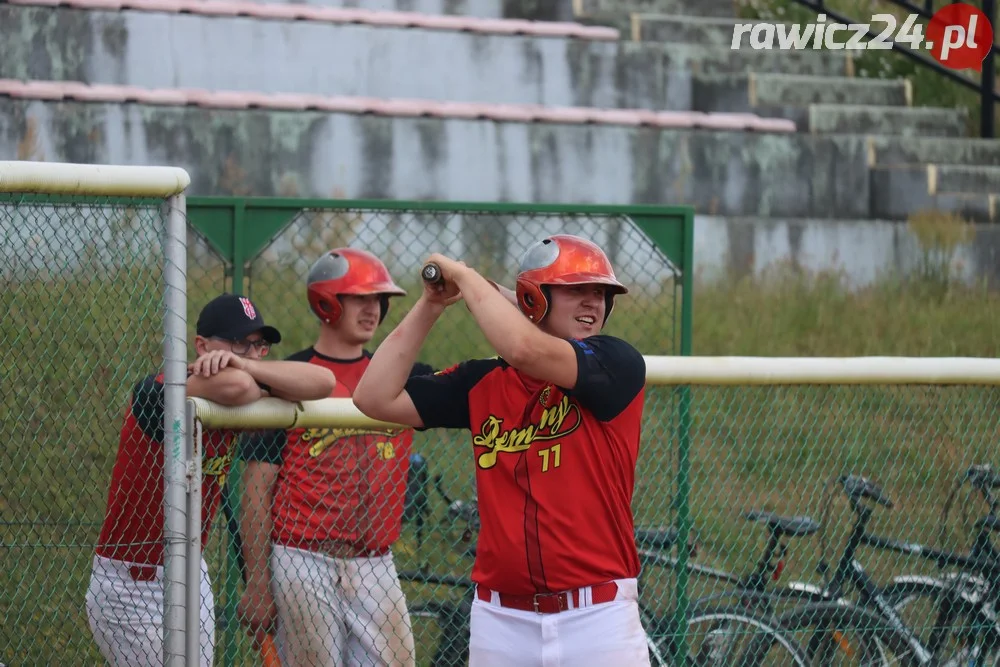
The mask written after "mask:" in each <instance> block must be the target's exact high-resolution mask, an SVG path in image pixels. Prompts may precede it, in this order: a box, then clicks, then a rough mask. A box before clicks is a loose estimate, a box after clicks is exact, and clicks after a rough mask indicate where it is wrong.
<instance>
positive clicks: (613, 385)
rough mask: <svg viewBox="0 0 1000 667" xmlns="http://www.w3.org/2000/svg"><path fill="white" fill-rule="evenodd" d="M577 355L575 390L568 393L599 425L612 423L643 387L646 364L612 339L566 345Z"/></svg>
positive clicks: (574, 340) (637, 353) (631, 351)
mask: <svg viewBox="0 0 1000 667" xmlns="http://www.w3.org/2000/svg"><path fill="white" fill-rule="evenodd" d="M569 342H570V344H571V345H572V346H573V349H574V350H575V351H576V363H577V378H576V386H575V387H573V389H572V390H571V391H570V392H568V393H569V394H570V395H571V396H573V397H574V398H576V399H577V400H578V401H579V402H580V405H582V406H583V407H585V408H587V409H588V410H590V411H591V412H592V413H593V414H594V416H595V417H597V419H599V420H600V421H611V420H612V419H614V418H615V417H617V416H618V415H619V414H621V413H622V411H623V410H625V408H627V407H628V405H629V403H631V402H632V401H633V400H634V399H635V397H636V396H638V395H639V392H641V391H642V388H643V387H644V386H645V384H646V360H645V359H643V357H642V355H641V354H640V353H639V351H638V350H636V349H635V348H634V347H632V346H631V345H629V344H628V343H626V342H625V341H623V340H621V339H620V338H615V337H614V336H604V335H598V336H590V337H589V338H585V339H583V340H576V339H572V340H570V341H569Z"/></svg>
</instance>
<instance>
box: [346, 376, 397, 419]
mask: <svg viewBox="0 0 1000 667" xmlns="http://www.w3.org/2000/svg"><path fill="white" fill-rule="evenodd" d="M351 400H352V401H353V402H354V407H356V408H357V409H358V410H359V411H360V412H361V414H363V415H364V416H366V417H369V418H371V419H382V418H383V417H382V412H383V411H384V410H385V408H386V406H387V405H388V403H387V402H386V401H384V400H382V399H381V398H380V397H379V396H378V395H377V394H375V393H374V392H372V391H370V390H368V389H367V388H366V387H363V386H361V385H360V384H359V385H358V388H357V389H355V390H354V395H353V396H351Z"/></svg>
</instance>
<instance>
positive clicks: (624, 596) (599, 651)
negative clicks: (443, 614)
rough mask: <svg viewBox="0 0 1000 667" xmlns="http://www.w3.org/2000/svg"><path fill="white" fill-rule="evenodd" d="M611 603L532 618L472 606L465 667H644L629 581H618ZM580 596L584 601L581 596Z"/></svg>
mask: <svg viewBox="0 0 1000 667" xmlns="http://www.w3.org/2000/svg"><path fill="white" fill-rule="evenodd" d="M616 583H617V584H618V594H617V596H616V597H615V599H614V600H612V601H611V602H605V603H603V604H597V605H593V606H582V607H580V608H577V609H568V610H566V611H562V612H559V613H558V614H538V613H536V612H533V611H521V610H519V609H508V608H505V607H501V606H500V604H499V602H498V599H497V596H496V595H495V594H494V595H493V596H492V597H491V601H490V602H486V601H484V600H480V599H479V597H478V596H477V597H476V599H475V600H474V601H473V603H472V616H471V619H470V624H471V632H470V639H469V665H470V667H609V666H611V665H613V666H614V667H649V649H648V647H647V645H646V633H645V631H644V630H643V627H642V622H641V621H640V619H639V603H638V588H637V585H636V580H635V579H619V580H617V582H616ZM581 597H584V598H585V597H586V596H581Z"/></svg>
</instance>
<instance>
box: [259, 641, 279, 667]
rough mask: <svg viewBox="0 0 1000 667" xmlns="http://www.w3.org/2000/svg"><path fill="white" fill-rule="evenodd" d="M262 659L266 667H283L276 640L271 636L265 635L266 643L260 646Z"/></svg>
mask: <svg viewBox="0 0 1000 667" xmlns="http://www.w3.org/2000/svg"><path fill="white" fill-rule="evenodd" d="M260 657H261V660H262V661H263V665H264V667H281V661H280V660H279V659H278V648H277V647H276V646H275V645H274V638H273V637H271V635H270V634H266V635H264V641H263V642H261V645H260Z"/></svg>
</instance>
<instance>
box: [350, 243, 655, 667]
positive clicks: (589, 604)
mask: <svg viewBox="0 0 1000 667" xmlns="http://www.w3.org/2000/svg"><path fill="white" fill-rule="evenodd" d="M428 262H433V263H435V264H436V265H437V266H438V267H439V269H440V274H441V277H442V280H441V281H440V282H438V283H433V284H432V283H428V284H425V286H424V293H423V295H422V296H421V298H420V300H418V301H417V303H416V304H415V305H414V307H413V308H412V309H411V310H410V312H409V313H407V315H406V317H405V318H403V321H402V322H400V324H399V326H398V327H396V329H395V331H393V333H392V334H390V335H389V337H388V338H387V339H386V341H385V342H384V343H383V344H382V345H381V346H380V347H379V349H378V351H377V352H376V353H375V356H374V357H373V359H372V361H371V364H369V366H368V370H367V371H366V372H365V376H364V377H363V378H362V380H361V382H360V383H359V384H358V386H357V387H356V388H355V392H354V403H355V405H357V406H358V408H359V409H360V410H361V411H362V412H364V413H365V414H367V415H368V416H370V417H373V418H376V419H381V420H386V421H390V422H394V423H401V424H408V425H410V426H413V427H416V428H421V429H426V428H449V429H463V430H468V431H470V432H471V436H472V447H471V450H472V454H473V457H474V461H475V469H476V490H477V494H478V500H479V512H480V520H481V524H480V534H479V543H478V548H477V555H476V562H475V566H474V568H473V580H474V581H475V583H476V597H475V600H474V602H473V607H472V617H471V631H470V643H469V649H470V655H469V664H470V665H472V666H473V667H480V666H489V667H496V666H499V665H518V666H519V667H530V666H532V665H537V666H538V667H542V665H548V664H555V662H552V661H553V660H556V661H557V662H558V663H559V664H561V665H574V666H580V667H588V666H594V667H597V666H604V665H623V666H631V665H648V664H649V655H648V650H647V648H646V638H645V633H644V631H643V627H642V623H641V620H640V616H639V608H638V590H637V582H636V577H637V575H638V573H639V558H638V553H637V550H636V546H635V539H634V528H633V524H634V522H633V516H632V507H631V505H632V495H633V490H634V482H635V466H636V460H637V458H638V453H639V442H640V439H641V431H642V413H643V404H644V393H645V392H644V388H645V379H646V367H645V361H644V359H643V357H642V355H641V354H640V353H639V352H638V351H637V350H636V349H635V348H634V347H633V346H632V345H630V344H629V343H627V342H625V341H624V340H622V339H620V338H617V337H614V336H610V335H607V334H603V333H602V329H603V327H604V325H605V323H606V322H607V319H608V316H609V315H610V314H611V311H612V309H613V307H614V303H615V298H616V297H618V296H620V295H623V294H626V293H627V289H626V288H625V286H624V285H623V284H622V283H621V282H619V280H618V278H617V277H616V276H615V273H614V270H613V269H612V266H611V262H610V261H609V260H608V257H607V256H606V255H605V253H604V252H603V251H602V250H601V248H600V247H598V246H597V245H595V244H594V243H592V242H591V241H589V240H587V239H583V238H580V237H578V236H571V235H564V234H559V235H554V236H548V237H545V238H541V239H538V240H537V241H535V242H534V243H532V244H531V245H530V246H529V248H528V249H527V251H526V252H525V253H524V255H523V256H522V258H521V262H520V266H519V270H518V274H517V285H516V296H517V299H516V301H517V306H512V305H511V304H510V303H509V302H508V301H507V300H506V299H505V298H504V297H503V296H502V295H501V294H500V293H499V292H498V291H497V290H496V289H494V286H493V285H492V284H490V282H489V281H488V280H487V279H485V278H484V277H483V276H481V275H480V274H479V273H477V272H476V271H475V270H474V269H472V268H470V267H468V266H465V264H463V263H462V262H459V261H455V260H453V259H450V258H447V257H444V256H442V255H438V254H435V255H431V256H430V257H429V258H428ZM460 298H461V299H464V300H465V302H466V304H467V306H468V308H469V310H470V311H471V313H472V316H473V317H474V318H475V320H476V323H477V324H478V325H479V328H480V330H481V331H482V332H483V334H484V335H485V337H486V338H487V340H488V341H489V342H490V344H491V345H492V346H493V348H494V349H495V350H496V353H497V355H498V356H497V357H494V358H489V359H472V360H469V361H465V362H463V363H460V364H458V365H456V366H454V367H452V368H449V369H447V370H445V371H442V372H440V373H437V374H434V375H424V376H419V377H412V376H410V374H409V372H408V368H409V366H410V365H411V364H412V363H413V361H414V359H416V356H417V354H418V352H419V350H420V347H421V345H422V344H423V342H424V340H425V339H426V336H427V334H428V333H429V331H430V330H431V328H432V327H433V326H434V324H435V322H436V321H437V319H438V318H439V317H440V315H441V313H442V312H444V310H445V308H446V307H447V306H449V305H451V304H452V303H454V302H456V301H457V300H458V299H460Z"/></svg>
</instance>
